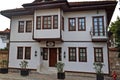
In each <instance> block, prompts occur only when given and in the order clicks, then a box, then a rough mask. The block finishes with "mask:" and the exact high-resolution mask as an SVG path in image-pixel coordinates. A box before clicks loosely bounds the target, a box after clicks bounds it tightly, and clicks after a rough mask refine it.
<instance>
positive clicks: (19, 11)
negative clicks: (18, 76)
mask: <svg viewBox="0 0 120 80" xmlns="http://www.w3.org/2000/svg"><path fill="white" fill-rule="evenodd" d="M0 13H1V15H3V16H6V17H8V18H11V17H12V16H21V15H32V14H33V11H32V10H26V9H24V8H17V9H11V10H4V11H1V12H0Z"/></svg>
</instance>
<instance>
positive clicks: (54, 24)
mask: <svg viewBox="0 0 120 80" xmlns="http://www.w3.org/2000/svg"><path fill="white" fill-rule="evenodd" d="M55 17H57V27H55V21H56V20H55ZM53 29H58V15H53Z"/></svg>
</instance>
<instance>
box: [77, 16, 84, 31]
mask: <svg viewBox="0 0 120 80" xmlns="http://www.w3.org/2000/svg"><path fill="white" fill-rule="evenodd" d="M78 28H79V30H80V31H81V30H85V18H79V19H78Z"/></svg>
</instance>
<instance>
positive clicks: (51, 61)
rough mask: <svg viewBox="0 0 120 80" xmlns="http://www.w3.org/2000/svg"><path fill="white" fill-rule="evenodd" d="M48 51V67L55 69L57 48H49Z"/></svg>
mask: <svg viewBox="0 0 120 80" xmlns="http://www.w3.org/2000/svg"><path fill="white" fill-rule="evenodd" d="M49 51H50V52H49V67H55V64H56V63H57V48H50V49H49Z"/></svg>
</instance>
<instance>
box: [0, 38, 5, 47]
mask: <svg viewBox="0 0 120 80" xmlns="http://www.w3.org/2000/svg"><path fill="white" fill-rule="evenodd" d="M5 47H6V43H4V42H3V41H2V39H1V38H0V49H4V48H5Z"/></svg>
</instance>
